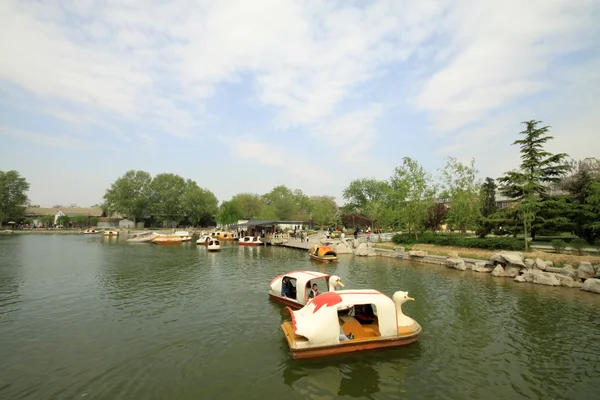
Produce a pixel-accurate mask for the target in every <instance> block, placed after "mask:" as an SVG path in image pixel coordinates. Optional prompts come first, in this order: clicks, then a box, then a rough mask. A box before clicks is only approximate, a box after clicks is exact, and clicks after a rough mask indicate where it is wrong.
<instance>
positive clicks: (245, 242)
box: [238, 236, 264, 246]
mask: <svg viewBox="0 0 600 400" xmlns="http://www.w3.org/2000/svg"><path fill="white" fill-rule="evenodd" d="M238 244H239V245H240V246H261V245H263V244H264V243H263V242H262V241H261V240H260V238H259V237H258V236H244V237H243V238H240V240H239V241H238Z"/></svg>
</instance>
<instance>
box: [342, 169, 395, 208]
mask: <svg viewBox="0 0 600 400" xmlns="http://www.w3.org/2000/svg"><path fill="white" fill-rule="evenodd" d="M389 189H390V185H389V183H388V182H386V181H380V180H377V179H373V178H363V179H356V180H353V181H352V182H350V185H349V186H348V187H347V188H346V189H344V192H343V193H342V196H343V198H344V200H345V201H346V204H344V209H345V210H347V211H349V212H357V213H359V214H361V215H363V216H366V210H367V208H368V206H369V204H371V203H372V202H373V201H376V200H381V198H382V197H386V196H388V195H389Z"/></svg>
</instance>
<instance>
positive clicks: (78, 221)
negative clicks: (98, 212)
mask: <svg viewBox="0 0 600 400" xmlns="http://www.w3.org/2000/svg"><path fill="white" fill-rule="evenodd" d="M73 222H74V223H75V225H77V226H78V227H80V228H81V227H83V226H86V225H87V223H88V216H87V215H76V216H74V217H73Z"/></svg>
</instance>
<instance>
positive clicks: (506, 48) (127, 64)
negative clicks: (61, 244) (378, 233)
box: [0, 0, 600, 182]
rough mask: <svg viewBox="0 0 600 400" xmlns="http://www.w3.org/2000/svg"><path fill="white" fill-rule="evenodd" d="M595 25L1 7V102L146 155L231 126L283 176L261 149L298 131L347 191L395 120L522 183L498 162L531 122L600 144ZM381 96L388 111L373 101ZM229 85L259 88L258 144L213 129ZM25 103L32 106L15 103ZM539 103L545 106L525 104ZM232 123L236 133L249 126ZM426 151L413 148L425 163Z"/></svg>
mask: <svg viewBox="0 0 600 400" xmlns="http://www.w3.org/2000/svg"><path fill="white" fill-rule="evenodd" d="M153 3H157V2H153ZM359 5H360V6H359ZM598 11H600V9H599V5H598V2H597V0H553V1H549V0H530V1H527V2H525V3H523V2H518V1H516V0H507V1H505V2H497V1H491V0H481V1H472V0H456V1H452V2H448V1H444V0H424V1H419V2H415V1H411V0H376V1H372V2H346V1H341V0H334V1H318V0H307V1H294V0H255V1H245V0H222V1H209V0H192V1H190V0H173V1H170V2H158V4H152V5H150V3H148V2H147V1H143V0H107V1H105V2H95V1H92V0H72V1H70V2H69V1H57V0H53V1H52V0H49V1H44V2H39V1H19V0H3V1H2V2H0V54H2V55H3V59H2V62H0V91H1V95H2V97H7V98H8V99H2V101H3V103H10V104H11V105H12V104H14V103H15V102H17V103H18V105H20V106H21V107H23V104H26V106H27V107H30V109H31V110H32V114H35V113H45V114H49V115H52V116H54V117H57V118H60V119H61V120H62V121H64V122H66V123H67V124H71V127H72V130H77V129H84V128H85V127H94V128H98V129H91V128H90V129H88V131H89V132H92V131H93V132H102V133H104V132H106V131H108V132H109V133H110V134H111V135H115V136H117V137H120V138H121V139H122V140H127V139H128V138H129V139H130V140H131V141H132V143H137V142H138V141H141V142H143V143H145V145H146V146H147V147H148V148H151V149H153V148H160V147H162V146H163V144H164V142H161V138H160V137H159V135H160V133H162V132H166V133H169V134H171V135H174V136H176V137H180V138H189V137H192V136H194V135H199V134H202V132H203V131H204V130H205V129H206V127H207V126H210V128H212V129H213V131H223V130H225V129H227V131H228V132H229V134H230V136H232V137H236V140H234V141H232V142H231V143H230V144H229V149H230V150H231V152H232V154H234V155H236V156H238V157H240V158H242V159H244V160H249V161H252V162H256V163H258V162H266V163H271V164H270V165H271V166H273V167H277V168H279V169H282V170H283V169H284V168H287V167H285V166H286V165H287V163H286V157H287V156H290V154H291V153H292V149H289V148H286V147H285V144H281V146H278V147H277V148H271V145H270V144H267V143H271V142H267V141H266V140H264V139H262V138H265V137H274V136H276V137H277V139H281V140H282V141H283V140H285V135H286V134H288V133H287V132H281V131H285V130H291V129H294V130H293V132H294V135H295V138H296V139H298V140H302V139H304V136H308V138H309V139H314V138H315V137H325V138H327V141H328V144H330V145H331V146H332V148H333V149H335V151H336V154H341V155H342V157H340V159H341V161H347V160H351V161H352V164H350V165H348V164H346V165H345V166H344V167H342V168H340V169H339V173H338V171H336V172H335V173H332V174H335V178H336V179H337V181H338V182H339V181H345V180H346V177H348V174H350V173H362V171H363V170H361V169H360V168H357V169H356V170H354V169H352V168H354V167H355V166H356V160H359V161H365V162H368V163H370V165H371V167H372V168H374V169H377V166H378V165H380V163H379V162H378V163H377V165H374V164H375V163H373V161H380V160H379V159H375V160H373V159H372V158H371V157H370V153H369V151H371V149H372V148H373V146H371V144H372V143H373V141H374V139H375V138H382V140H389V141H390V143H393V142H394V140H396V136H398V133H397V132H389V131H388V132H387V135H386V132H383V131H380V130H379V129H378V127H379V126H380V125H383V124H379V121H380V119H382V118H384V117H387V116H390V115H391V116H394V113H395V111H397V109H400V111H401V112H399V113H397V114H398V115H401V116H402V118H404V117H406V118H407V121H406V126H409V127H410V129H411V133H410V134H411V135H412V134H413V133H412V132H428V131H434V132H437V133H438V134H446V136H445V137H443V138H441V139H442V140H440V143H441V146H443V147H444V148H442V149H439V150H437V151H438V152H439V153H441V154H447V155H456V156H457V157H469V156H475V157H476V158H477V160H478V161H479V160H480V159H481V158H482V157H483V158H484V160H485V161H484V162H483V163H479V165H481V164H486V165H487V164H489V165H498V168H501V169H502V171H504V170H506V169H510V168H506V167H507V166H506V165H503V159H502V157H506V156H504V155H502V154H499V151H498V149H499V148H500V146H508V145H509V144H510V143H512V141H514V140H515V138H516V132H518V130H519V129H518V123H519V122H520V121H522V120H525V119H531V118H536V119H543V120H544V122H547V123H548V124H551V125H553V129H554V128H555V129H556V132H557V133H558V132H561V136H560V138H558V137H557V140H556V141H553V142H552V143H553V144H552V146H554V143H556V146H558V147H560V148H568V149H569V150H568V152H572V153H573V155H574V156H577V155H578V154H583V153H585V152H586V151H590V149H592V148H594V145H595V144H597V143H598V139H597V138H596V136H597V135H596V133H595V132H594V131H593V129H592V128H590V127H593V126H597V125H598V122H600V121H598V118H600V117H597V116H596V114H597V113H595V110H597V109H598V107H599V106H600V101H599V100H598V99H599V97H598V89H597V88H598V87H600V84H599V83H598V75H597V74H598V72H597V71H598V70H600V68H598V63H597V62H596V63H595V64H593V63H592V61H589V59H590V58H592V57H590V55H589V53H593V54H595V56H597V54H598V42H597V37H598V35H599V34H600V33H599V32H598V28H597V27H596V26H595V25H596V24H595V20H594V17H595V16H596V15H597V12H598ZM574 51H577V52H578V53H577V54H576V57H573V60H572V61H570V63H571V64H572V65H569V66H564V62H565V60H564V58H565V56H568V55H570V54H571V53H572V52H574ZM573 65H576V68H574V67H573ZM557 66H561V68H560V69H557V68H558V67H557ZM374 81H376V82H377V83H378V84H379V86H378V88H379V89H381V87H385V90H386V95H385V96H386V97H385V98H383V97H382V95H381V92H378V91H377V90H378V89H377V88H375V89H374V87H375V85H373V86H368V85H369V84H370V83H371V82H374ZM228 85H232V86H235V85H240V86H242V85H244V88H243V89H244V90H245V89H247V88H248V87H249V88H250V89H251V90H252V93H251V94H250V98H251V101H253V103H250V104H251V105H252V107H248V108H251V109H252V112H255V111H256V112H261V115H259V116H256V118H255V119H256V120H259V122H258V125H259V128H252V130H253V131H254V132H258V130H255V129H262V128H263V127H266V129H264V130H263V131H261V140H262V141H259V140H258V139H257V138H256V137H249V136H242V137H241V138H237V133H236V132H235V129H236V128H231V127H228V128H225V129H223V130H219V128H222V127H221V126H219V122H222V121H226V120H227V119H228V118H230V119H236V118H238V116H237V114H236V113H235V110H234V111H232V112H231V113H230V110H228V109H223V108H221V109H218V110H215V108H214V107H212V108H211V105H213V104H211V100H212V99H215V98H217V99H218V97H217V96H215V94H216V93H219V94H221V93H222V92H220V89H221V88H223V87H226V86H227V87H228ZM14 88H18V90H23V91H25V92H26V93H28V94H30V97H32V98H35V99H36V101H35V102H33V101H32V102H30V103H27V101H28V100H29V99H27V96H23V97H21V98H20V99H19V101H15V99H16V98H17V97H20V96H18V95H17V94H16V91H15V90H14ZM542 95H543V96H542ZM243 96H245V97H246V96H247V93H246V92H245V91H244V93H243ZM528 96H529V97H528ZM541 97H544V98H543V99H542V100H543V101H540V98H541ZM528 98H535V101H532V102H531V103H522V104H520V105H519V104H517V103H516V102H518V101H521V102H524V100H525V99H528ZM219 100H220V101H222V100H223V99H219ZM226 101H227V99H226V100H225V101H222V102H223V103H225V102H226ZM216 102H217V101H215V103H216ZM247 104H248V102H247ZM257 105H258V106H260V107H257ZM219 106H220V107H222V105H219ZM411 106H412V108H413V109H409V107H411ZM244 111H247V110H244ZM414 111H416V112H414ZM413 112H414V113H413ZM211 113H215V114H218V115H214V114H211ZM267 115H268V117H267ZM253 117H254V116H253ZM421 117H427V118H429V119H430V120H431V122H432V124H431V126H425V125H423V124H421V121H419V119H420V118H421ZM265 118H272V120H269V121H266V122H265V121H264V119H265ZM390 119H393V118H390ZM573 121H575V122H573ZM238 122H239V123H238V124H232V125H235V126H239V125H241V126H243V124H244V123H245V121H242V120H240V121H238ZM397 122H398V123H399V124H400V125H402V124H403V123H404V121H397ZM2 123H3V124H4V125H9V124H8V123H7V122H6V121H2ZM391 125H392V124H388V125H387V129H388V130H393V128H390V126H391ZM103 128H107V129H103ZM5 129H13V128H5ZM243 131H247V129H245V128H244V129H243ZM3 132H4V133H3V134H7V133H6V132H7V131H3ZM11 132H12V133H8V134H10V135H12V136H15V137H20V138H23V139H25V140H30V141H34V142H38V143H45V144H46V145H53V144H52V143H58V142H64V143H67V142H69V141H71V142H72V143H79V142H78V141H77V140H80V139H81V136H80V137H77V136H74V137H72V138H71V137H70V136H69V133H73V132H72V131H71V132H67V131H64V132H65V133H61V135H59V136H52V138H59V139H62V140H58V141H57V140H49V139H48V136H47V135H42V134H39V133H36V132H29V131H19V132H20V133H15V132H18V130H14V129H13V130H12V131H11ZM61 132H63V131H61ZM140 132H143V133H140ZM553 132H555V131H554V130H553ZM562 132H565V134H564V135H563V134H562ZM102 133H97V134H98V135H102ZM567 133H568V134H567ZM40 135H42V136H40ZM595 135H596V136H595ZM407 136H408V134H407V135H404V136H403V138H404V139H406V137H407ZM101 138H102V137H100V138H93V139H96V142H101V140H100V139H101ZM93 139H91V140H93ZM582 141H585V143H586V144H587V143H589V144H590V145H584V146H580V145H579V144H578V143H582ZM185 143H186V144H188V145H189V144H190V143H198V142H197V141H196V142H194V141H186V142H185ZM436 143H437V142H436ZM180 144H181V143H180V142H179V141H178V140H176V139H175V140H171V141H170V142H169V145H171V146H173V147H177V145H180ZM278 144H279V142H278ZM395 144H396V145H397V143H395ZM54 145H56V144H54ZM77 145H84V144H83V143H79V144H77ZM402 146H404V147H403V148H404V149H408V148H409V146H410V143H402ZM249 149H252V150H253V151H249ZM411 151H413V150H412V149H411ZM431 151H436V149H434V148H432V149H422V148H419V149H414V152H417V153H418V152H422V154H425V155H424V157H426V156H428V155H430V152H431ZM509 151H510V152H513V151H516V149H514V148H507V149H506V150H504V152H509ZM265 154H269V155H270V156H269V157H263V155H265ZM273 154H279V156H277V155H276V156H273ZM515 154H516V153H515ZM311 156H312V157H317V156H322V155H315V154H312V153H309V154H308V156H307V157H311ZM415 156H417V154H415ZM315 162H318V160H317V161H315V160H314V159H312V160H311V159H308V160H307V162H305V164H307V167H306V168H302V169H301V170H300V171H299V172H298V171H296V170H295V169H293V168H288V169H285V170H286V171H289V173H290V174H295V175H296V176H297V177H299V178H301V179H309V178H310V177H312V176H314V175H313V174H320V173H321V172H322V171H320V170H319V169H316V168H314V169H311V167H310V165H311V164H315ZM382 162H383V161H382ZM481 169H482V170H483V169H484V168H481ZM349 171H351V172H349ZM390 173H391V171H390ZM359 177H360V176H354V177H348V178H349V179H347V180H348V181H350V180H351V178H359Z"/></svg>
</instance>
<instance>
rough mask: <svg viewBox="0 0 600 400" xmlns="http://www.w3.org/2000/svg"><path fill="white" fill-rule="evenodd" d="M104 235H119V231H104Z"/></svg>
mask: <svg viewBox="0 0 600 400" xmlns="http://www.w3.org/2000/svg"><path fill="white" fill-rule="evenodd" d="M104 236H108V237H112V236H119V231H113V230H110V231H104Z"/></svg>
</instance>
